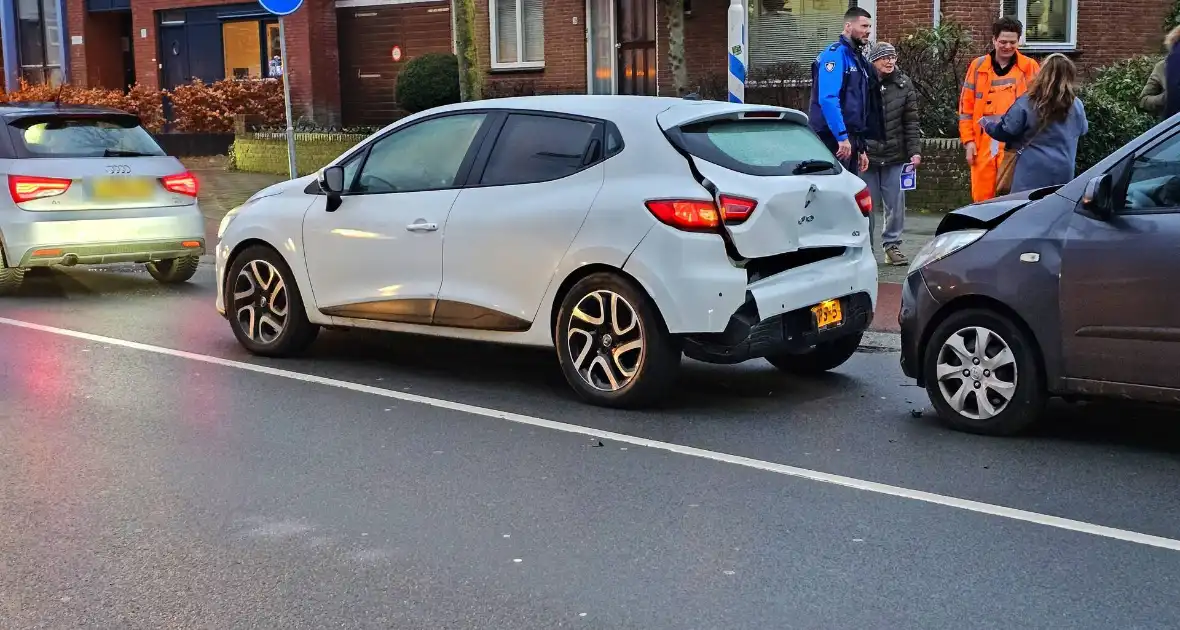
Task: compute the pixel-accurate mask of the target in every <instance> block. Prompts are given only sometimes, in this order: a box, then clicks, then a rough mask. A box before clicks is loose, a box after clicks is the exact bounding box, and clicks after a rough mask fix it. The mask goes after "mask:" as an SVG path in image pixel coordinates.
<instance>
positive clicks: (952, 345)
mask: <svg viewBox="0 0 1180 630" xmlns="http://www.w3.org/2000/svg"><path fill="white" fill-rule="evenodd" d="M1018 376H1019V370H1018V369H1017V367H1016V357H1015V356H1013V354H1012V349H1011V348H1009V347H1008V344H1007V342H1005V341H1004V339H1003V338H1002V337H1000V335H998V334H996V333H995V332H994V331H991V330H988V329H987V328H983V327H981V326H975V327H971V328H964V329H962V330H959V331H957V332H956V333H954V334H953V335H951V336H950V337H948V338H947V340H946V341H945V342H943V344H942V349H941V350H939V353H938V363H937V372H936V377H937V378H938V389H939V391H940V392H941V393H942V396H943V398H944V399H945V400H946V402H947V404H948V405H950V407H951V409H954V410H955V412H957V413H959V414H961V415H963V416H964V417H966V418H970V419H972V420H989V419H991V418H994V417H996V416H997V415H999V414H1001V413H1003V412H1004V410H1005V409H1006V408H1007V407H1008V404H1009V403H1010V402H1011V401H1012V396H1013V395H1014V394H1015V393H1016V379H1017V378H1018Z"/></svg>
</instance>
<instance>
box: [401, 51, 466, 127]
mask: <svg viewBox="0 0 1180 630" xmlns="http://www.w3.org/2000/svg"><path fill="white" fill-rule="evenodd" d="M397 102H398V105H400V106H401V108H402V109H404V110H406V111H408V112H410V113H411V114H414V113H417V112H420V111H423V110H427V109H430V108H432V107H439V106H442V105H450V104H452V103H458V102H459V59H458V58H457V57H455V55H452V54H449V53H429V54H425V55H422V56H421V57H416V58H414V59H411V60H410V61H409V62H407V63H406V65H405V67H404V68H402V71H401V72H400V73H398V75H397Z"/></svg>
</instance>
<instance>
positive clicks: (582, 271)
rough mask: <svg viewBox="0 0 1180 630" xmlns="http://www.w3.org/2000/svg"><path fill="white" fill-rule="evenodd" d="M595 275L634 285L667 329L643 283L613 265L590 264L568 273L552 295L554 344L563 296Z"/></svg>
mask: <svg viewBox="0 0 1180 630" xmlns="http://www.w3.org/2000/svg"><path fill="white" fill-rule="evenodd" d="M596 273H610V274H614V275H617V276H619V277H620V278H623V279H624V280H626V281H628V282H630V283H632V284H634V285H635V287H636V288H637V289H639V291H641V292H643V295H644V297H646V298H647V299H648V300H650V301H651V303H652V304H653V305H655V307H656V317H658V318H659V320H660V322H661V323H662V324H663V325H664V326H665V327H667V325H668V323H667V322H666V321H665V320H664V314H663V313H662V312H660V308H659V305H658V304H656V301H655V299H654V298H653V297H652V296H651V292H650V291H648V290H647V287H645V286H643V283H642V282H640V281H639V279H638V278H636V277H635V276H633V275H631V274H629V273H627V272H626V271H624V270H623V269H621V268H619V267H615V266H614V265H608V264H605V263H590V264H588V265H582V266H581V267H578V268H577V269H575V270H573V271H572V272H570V273H569V275H567V276H566V277H565V279H564V280H562V281H561V284H560V285H558V287H557V292H556V293H554V295H553V303H552V304H551V305H550V307H549V336H550V337H551V338H552V339H553V342H554V343H555V344H556V343H557V314H558V311H560V310H561V303H562V302H564V301H565V296H566V295H567V294H569V292H570V289H573V288H574V285H575V284H577V283H578V282H580V281H582V280H583V279H584V278H587V277H589V276H592V275H594V274H596Z"/></svg>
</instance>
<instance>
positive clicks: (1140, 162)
mask: <svg viewBox="0 0 1180 630" xmlns="http://www.w3.org/2000/svg"><path fill="white" fill-rule="evenodd" d="M1154 208H1180V135H1174V136H1172V137H1171V138H1168V139H1167V140H1165V141H1164V142H1163V143H1161V144H1159V145H1157V146H1156V147H1154V148H1152V149H1150V150H1148V151H1146V152H1144V153H1141V154H1139V155H1136V156H1135V160H1134V161H1133V162H1132V163H1131V172H1130V174H1129V178H1128V184H1127V201H1126V205H1125V209H1126V210H1131V211H1135V210H1151V209H1154Z"/></svg>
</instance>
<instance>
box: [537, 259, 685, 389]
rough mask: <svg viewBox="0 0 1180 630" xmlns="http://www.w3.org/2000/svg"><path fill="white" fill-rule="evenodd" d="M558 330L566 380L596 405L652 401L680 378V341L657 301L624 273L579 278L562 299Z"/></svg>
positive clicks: (559, 358) (558, 314)
mask: <svg viewBox="0 0 1180 630" xmlns="http://www.w3.org/2000/svg"><path fill="white" fill-rule="evenodd" d="M555 333H556V334H555V337H556V339H555V341H556V345H557V358H558V361H559V362H560V363H561V370H562V372H563V373H564V374H565V378H566V380H567V381H569V384H570V386H571V387H573V388H574V390H575V391H576V392H577V393H578V395H579V396H581V397H582V398H583V399H585V400H586V401H588V402H590V403H593V404H595V405H601V406H604V407H620V408H634V407H642V406H645V405H649V404H652V403H654V402H656V401H657V400H658V399H659V398H660V397H661V396H663V395H664V394H665V393H666V392H667V390H668V389H669V388H670V387H671V385H672V383H673V382H674V381H675V380H676V373H677V371H678V368H679V366H680V355H681V348H680V346H679V344H678V343H677V342H676V340H675V338H673V337H672V335H670V334H669V333H668V329H667V327H666V326H665V325H664V320H663V318H662V317H661V316H660V314H659V311H658V310H657V309H656V306H655V303H654V302H652V300H651V299H650V298H649V297H648V296H647V295H646V294H645V293H644V292H643V291H642V290H641V289H639V288H638V287H636V286H635V284H634V283H632V282H631V281H629V280H627V279H625V278H623V277H621V276H618V275H615V274H611V273H595V274H591V275H589V276H587V277H585V278H583V279H582V280H580V281H578V283H577V284H575V285H574V286H573V288H571V289H570V290H569V292H568V293H566V295H565V299H564V300H562V303H561V309H560V310H559V311H558V313H557V326H556V331H555Z"/></svg>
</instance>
